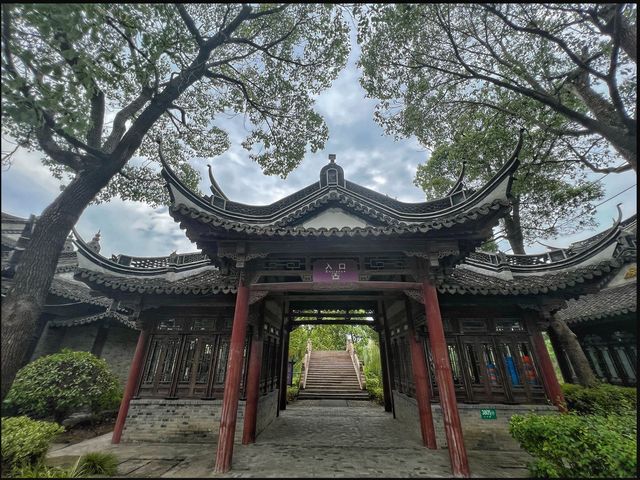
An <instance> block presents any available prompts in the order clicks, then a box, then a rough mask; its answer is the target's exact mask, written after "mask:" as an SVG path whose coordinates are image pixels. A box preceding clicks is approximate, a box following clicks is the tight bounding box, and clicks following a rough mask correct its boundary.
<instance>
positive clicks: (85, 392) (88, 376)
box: [3, 349, 122, 422]
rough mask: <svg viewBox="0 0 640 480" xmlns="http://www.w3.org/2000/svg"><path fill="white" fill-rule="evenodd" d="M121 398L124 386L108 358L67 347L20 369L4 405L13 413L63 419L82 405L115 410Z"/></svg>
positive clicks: (6, 409)
mask: <svg viewBox="0 0 640 480" xmlns="http://www.w3.org/2000/svg"><path fill="white" fill-rule="evenodd" d="M121 399H122V388H121V387H120V384H119V382H118V379H117V377H116V376H115V375H114V374H113V373H111V371H110V370H109V367H108V365H107V362H106V361H105V360H103V359H101V358H98V357H96V356H95V355H92V354H91V353H89V352H74V351H71V350H68V349H65V350H62V351H60V352H58V353H54V354H53V355H47V356H45V357H41V358H39V359H37V360H36V361H34V362H32V363H30V364H28V365H26V366H25V367H23V368H22V369H20V371H19V372H18V374H17V375H16V378H15V381H14V382H13V386H12V387H11V390H10V391H9V393H8V394H7V397H6V399H5V402H4V405H3V407H4V410H5V411H7V412H11V413H13V414H17V415H28V416H29V417H32V418H51V417H53V418H54V419H55V420H56V421H58V422H60V421H62V420H63V419H64V418H66V417H67V416H69V414H71V413H73V412H76V411H79V410H81V409H83V408H88V409H89V410H91V412H92V413H99V412H100V411H103V410H115V409H117V408H118V406H119V405H120V401H121Z"/></svg>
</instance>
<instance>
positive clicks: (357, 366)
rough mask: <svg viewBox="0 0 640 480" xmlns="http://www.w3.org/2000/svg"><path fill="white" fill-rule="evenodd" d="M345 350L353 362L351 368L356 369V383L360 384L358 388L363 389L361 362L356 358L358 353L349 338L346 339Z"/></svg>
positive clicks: (364, 385)
mask: <svg viewBox="0 0 640 480" xmlns="http://www.w3.org/2000/svg"><path fill="white" fill-rule="evenodd" d="M347 352H349V356H350V357H351V363H353V368H354V369H355V370H356V375H357V377H358V385H360V390H364V389H365V388H366V380H365V378H364V371H363V369H362V363H360V360H359V359H358V354H357V353H356V351H355V349H354V348H353V342H352V341H351V339H350V338H349V339H347Z"/></svg>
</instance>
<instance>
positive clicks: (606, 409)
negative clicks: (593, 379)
mask: <svg viewBox="0 0 640 480" xmlns="http://www.w3.org/2000/svg"><path fill="white" fill-rule="evenodd" d="M562 390H563V392H564V398H565V400H566V402H567V408H568V409H569V410H570V411H575V412H576V413H578V414H582V415H588V414H591V413H596V414H599V415H608V414H617V413H625V412H635V411H636V410H637V405H638V395H637V392H636V389H635V388H631V387H618V386H616V385H610V384H608V383H601V384H599V385H598V386H596V387H589V388H586V387H582V386H581V385H573V384H570V383H567V384H564V385H563V386H562Z"/></svg>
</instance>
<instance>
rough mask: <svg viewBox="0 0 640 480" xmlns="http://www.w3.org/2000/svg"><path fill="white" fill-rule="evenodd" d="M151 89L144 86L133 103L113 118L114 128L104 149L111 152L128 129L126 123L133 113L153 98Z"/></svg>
mask: <svg viewBox="0 0 640 480" xmlns="http://www.w3.org/2000/svg"><path fill="white" fill-rule="evenodd" d="M151 93H152V92H151V89H150V88H145V87H143V88H142V92H141V93H140V95H138V96H137V97H136V98H135V99H134V100H133V101H132V102H131V103H129V104H128V105H127V106H126V107H124V108H123V109H122V110H120V111H119V112H118V113H117V115H116V116H115V118H114V119H113V128H112V129H111V134H110V135H109V138H107V141H106V142H104V150H105V151H106V152H108V153H111V152H112V151H113V149H114V148H115V147H116V145H117V144H118V142H119V141H120V139H121V138H122V135H124V132H125V130H126V123H127V120H129V119H130V118H131V117H132V116H133V115H135V114H136V112H138V110H140V109H141V108H142V106H143V105H144V104H145V103H147V101H149V99H150V98H151Z"/></svg>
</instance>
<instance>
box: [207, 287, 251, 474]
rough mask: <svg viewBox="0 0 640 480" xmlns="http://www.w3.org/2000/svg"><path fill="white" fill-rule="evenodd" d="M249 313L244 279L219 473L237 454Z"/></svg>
mask: <svg viewBox="0 0 640 480" xmlns="http://www.w3.org/2000/svg"><path fill="white" fill-rule="evenodd" d="M248 316H249V288H248V287H245V286H244V284H243V282H242V280H240V281H239V282H238V294H237V295H236V309H235V313H234V316H233V329H232V331H231V342H230V345H229V358H228V360H227V376H226V378H225V382H224V396H223V399H222V412H221V413H220V434H219V435H218V450H217V452H216V465H215V472H216V473H225V472H228V471H229V470H230V469H231V459H232V457H233V439H234V436H235V433H236V421H237V419H238V400H239V398H240V380H241V378H240V377H241V375H242V357H243V350H244V340H245V337H246V335H247V319H248Z"/></svg>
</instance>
